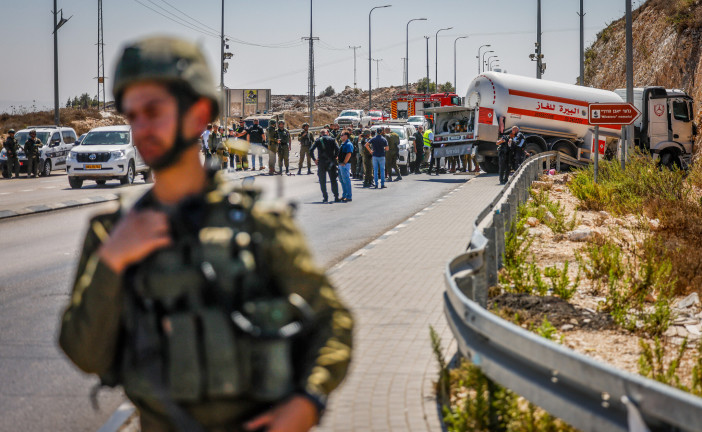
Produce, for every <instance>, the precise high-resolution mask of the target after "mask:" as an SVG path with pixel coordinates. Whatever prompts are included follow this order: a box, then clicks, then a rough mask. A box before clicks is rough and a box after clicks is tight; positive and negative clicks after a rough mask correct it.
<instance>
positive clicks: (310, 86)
mask: <svg viewBox="0 0 702 432" xmlns="http://www.w3.org/2000/svg"><path fill="white" fill-rule="evenodd" d="M302 39H303V40H307V41H309V42H310V47H309V56H310V58H309V71H308V73H307V101H308V104H307V106H308V109H309V117H310V127H313V126H314V98H315V95H314V88H315V85H314V41H316V40H319V38H316V37H314V36H312V0H310V36H309V37H306V38H302ZM355 76H356V50H354V81H355V80H356V78H355Z"/></svg>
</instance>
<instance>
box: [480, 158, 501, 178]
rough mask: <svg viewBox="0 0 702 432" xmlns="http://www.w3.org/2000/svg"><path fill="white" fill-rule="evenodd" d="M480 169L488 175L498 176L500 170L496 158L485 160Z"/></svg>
mask: <svg viewBox="0 0 702 432" xmlns="http://www.w3.org/2000/svg"><path fill="white" fill-rule="evenodd" d="M479 164H480V169H482V170H483V171H485V172H486V173H488V174H496V173H497V172H498V171H499V170H500V166H499V165H498V162H497V158H496V157H486V158H485V160H483V161H482V162H480V163H479Z"/></svg>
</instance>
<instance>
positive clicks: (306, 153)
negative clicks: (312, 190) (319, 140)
mask: <svg viewBox="0 0 702 432" xmlns="http://www.w3.org/2000/svg"><path fill="white" fill-rule="evenodd" d="M297 140H298V141H299V142H300V164H299V165H298V167H297V175H300V174H302V166H303V165H304V163H305V159H307V174H312V156H311V155H310V147H311V146H312V143H313V142H314V135H313V134H312V132H310V125H309V123H303V124H302V132H300V133H299V134H298V136H297Z"/></svg>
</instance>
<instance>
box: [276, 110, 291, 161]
mask: <svg viewBox="0 0 702 432" xmlns="http://www.w3.org/2000/svg"><path fill="white" fill-rule="evenodd" d="M275 136H276V142H277V143H278V169H279V171H280V174H283V164H285V174H288V175H290V141H291V139H290V131H288V130H287V129H286V128H285V121H284V120H280V121H279V122H278V129H276V131H275Z"/></svg>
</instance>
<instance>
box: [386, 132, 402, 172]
mask: <svg viewBox="0 0 702 432" xmlns="http://www.w3.org/2000/svg"><path fill="white" fill-rule="evenodd" d="M385 139H387V140H388V147H389V148H390V149H389V150H388V152H387V154H386V155H385V175H387V177H388V181H392V169H393V168H395V172H396V173H397V180H402V176H401V175H400V168H399V167H398V166H397V158H398V157H399V155H400V147H399V146H400V136H399V135H398V134H396V133H395V132H390V133H387V134H385Z"/></svg>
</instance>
